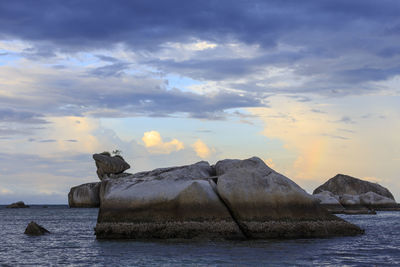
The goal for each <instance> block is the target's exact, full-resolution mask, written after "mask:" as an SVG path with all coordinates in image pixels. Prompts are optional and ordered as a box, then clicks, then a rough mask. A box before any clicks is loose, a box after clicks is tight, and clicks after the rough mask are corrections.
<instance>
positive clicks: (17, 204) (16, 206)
mask: <svg viewBox="0 0 400 267" xmlns="http://www.w3.org/2000/svg"><path fill="white" fill-rule="evenodd" d="M6 208H9V209H20V208H29V206H28V205H25V203H24V202H23V201H18V202H15V203H12V204H10V205H8V206H7V207H6Z"/></svg>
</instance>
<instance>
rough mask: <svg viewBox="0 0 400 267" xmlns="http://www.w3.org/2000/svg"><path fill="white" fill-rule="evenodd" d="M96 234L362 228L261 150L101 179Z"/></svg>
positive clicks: (285, 234) (257, 234) (316, 232)
mask: <svg viewBox="0 0 400 267" xmlns="http://www.w3.org/2000/svg"><path fill="white" fill-rule="evenodd" d="M95 232H96V236H97V238H196V237H200V238H204V237H206V238H291V237H322V236H334V235H354V234H360V233H362V232H363V231H362V230H361V229H360V228H359V227H357V226H355V225H353V224H350V223H348V222H346V221H344V220H342V219H340V218H338V217H336V216H334V215H331V214H330V213H329V212H327V211H326V210H325V209H323V208H321V206H320V205H319V204H318V203H317V201H316V200H315V199H314V198H313V197H312V196H310V195H309V194H307V193H306V192H305V191H304V190H303V189H301V188H300V187H299V186H298V185H297V184H295V183H294V182H293V181H291V180H290V179H288V178H286V177H284V176H283V175H281V174H278V173H277V172H275V171H273V170H272V169H270V168H269V167H268V166H266V165H265V164H264V162H263V161H262V160H260V159H259V158H251V159H247V160H223V161H220V162H218V163H217V164H216V166H215V167H214V168H213V167H211V166H210V165H209V164H208V163H207V162H199V163H196V164H193V165H187V166H181V167H172V168H163V169H156V170H153V171H150V172H141V173H137V174H133V175H130V176H127V177H123V178H120V179H103V181H102V182H101V188H100V210H99V216H98V222H97V225H96V229H95Z"/></svg>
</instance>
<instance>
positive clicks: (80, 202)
mask: <svg viewBox="0 0 400 267" xmlns="http://www.w3.org/2000/svg"><path fill="white" fill-rule="evenodd" d="M99 190H100V182H97V183H87V184H81V185H78V186H75V187H72V188H71V190H70V191H69V193H68V205H69V207H70V208H97V207H99V206H100V200H99Z"/></svg>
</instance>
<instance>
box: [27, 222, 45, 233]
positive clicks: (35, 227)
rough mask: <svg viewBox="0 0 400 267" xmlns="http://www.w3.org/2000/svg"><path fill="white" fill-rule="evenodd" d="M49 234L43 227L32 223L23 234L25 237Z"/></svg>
mask: <svg viewBox="0 0 400 267" xmlns="http://www.w3.org/2000/svg"><path fill="white" fill-rule="evenodd" d="M49 233H50V232H49V231H48V230H47V229H45V228H44V227H42V226H40V225H39V224H37V223H35V222H34V221H32V222H30V223H29V224H28V226H27V227H26V229H25V233H24V234H26V235H44V234H49Z"/></svg>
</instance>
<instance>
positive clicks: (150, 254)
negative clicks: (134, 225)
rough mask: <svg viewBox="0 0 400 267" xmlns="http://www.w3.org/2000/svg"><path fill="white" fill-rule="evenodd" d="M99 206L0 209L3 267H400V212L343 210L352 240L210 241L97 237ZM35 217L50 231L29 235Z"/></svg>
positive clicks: (0, 245) (0, 249)
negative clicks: (353, 230) (356, 231)
mask: <svg viewBox="0 0 400 267" xmlns="http://www.w3.org/2000/svg"><path fill="white" fill-rule="evenodd" d="M97 213H98V209H95V208H92V209H85V208H81V209H70V208H68V206H63V205H47V206H44V205H34V206H31V208H27V209H6V208H5V206H0V265H1V266H400V212H378V213H377V215H340V217H342V218H344V219H345V220H347V221H350V222H352V223H354V224H356V225H358V226H360V227H362V228H363V229H365V234H364V235H360V236H353V237H334V238H313V239H292V240H251V241H209V240H201V241H199V240H197V241H193V240H146V241H143V240H140V241H138V240H96V236H95V235H94V230H93V228H94V227H95V225H96V220H97ZM30 221H35V222H37V223H38V224H39V225H41V226H43V227H45V228H46V229H47V230H49V231H50V232H51V234H46V235H43V236H27V235H25V234H24V231H25V228H26V226H27V225H28V223H29V222H30Z"/></svg>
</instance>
